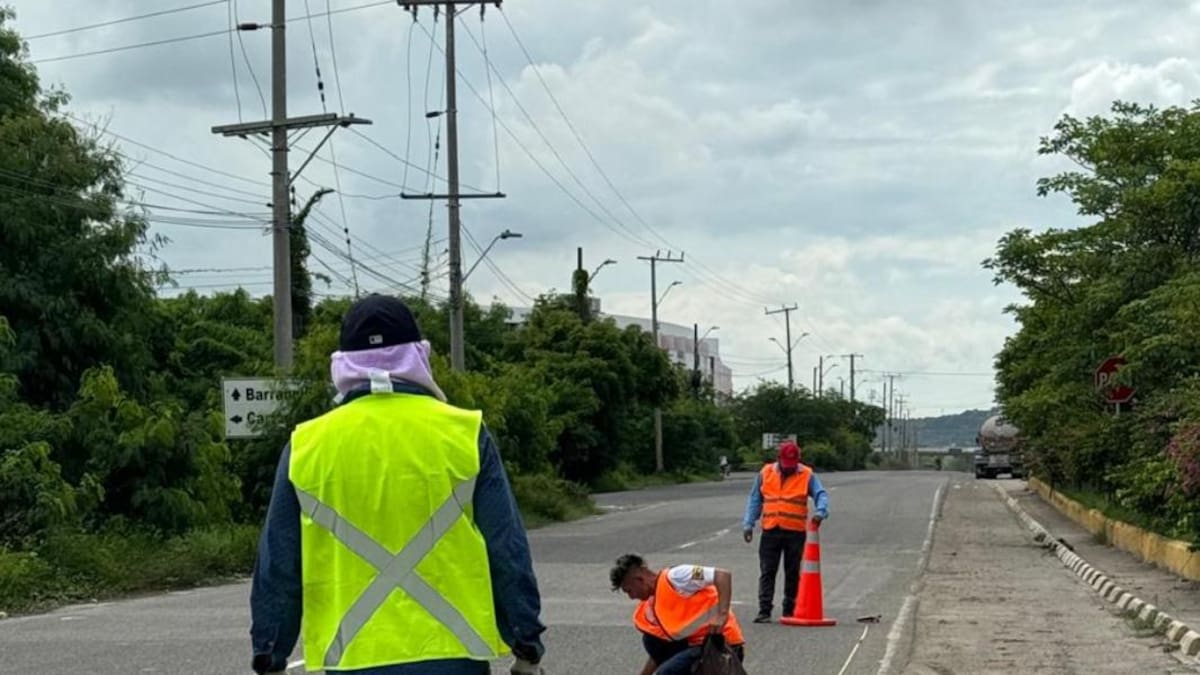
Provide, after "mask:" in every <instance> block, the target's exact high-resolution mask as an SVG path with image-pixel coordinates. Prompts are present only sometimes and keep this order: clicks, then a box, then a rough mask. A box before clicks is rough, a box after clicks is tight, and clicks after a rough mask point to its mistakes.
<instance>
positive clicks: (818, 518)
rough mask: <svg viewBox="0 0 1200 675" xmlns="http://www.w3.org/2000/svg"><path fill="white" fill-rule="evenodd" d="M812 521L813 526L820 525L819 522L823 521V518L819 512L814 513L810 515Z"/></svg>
mask: <svg viewBox="0 0 1200 675" xmlns="http://www.w3.org/2000/svg"><path fill="white" fill-rule="evenodd" d="M812 521H813V527H821V523H822V522H824V521H825V519H824V518H823V517H821V514H819V513H814V514H813V517H812Z"/></svg>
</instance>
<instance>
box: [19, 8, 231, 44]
mask: <svg viewBox="0 0 1200 675" xmlns="http://www.w3.org/2000/svg"><path fill="white" fill-rule="evenodd" d="M225 2H227V0H209V2H201V3H197V4H195V5H187V6H185V7H175V8H174V9H162V10H159V11H157V12H150V13H149V14H138V15H137V16H127V17H124V18H121V19H113V20H111V21H102V22H100V23H90V24H87V25H86V26H76V27H74V28H65V29H63V30H56V31H51V32H49V33H38V34H36V35H27V36H25V41H26V42H33V41H34V40H41V39H42V38H48V37H55V36H58V35H68V34H70V33H78V32H81V31H85V30H92V29H95V28H104V27H106V26H116V25H118V24H122V23H129V22H130V21H140V20H142V19H149V18H152V17H156V16H166V15H168V14H178V13H180V12H187V11H190V10H193V9H200V8H201V7H212V6H213V5H220V4H223V3H225Z"/></svg>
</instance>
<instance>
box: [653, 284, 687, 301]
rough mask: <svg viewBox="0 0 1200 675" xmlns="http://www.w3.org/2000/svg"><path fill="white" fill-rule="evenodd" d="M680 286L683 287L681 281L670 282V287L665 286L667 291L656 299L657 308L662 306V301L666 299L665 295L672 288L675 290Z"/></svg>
mask: <svg viewBox="0 0 1200 675" xmlns="http://www.w3.org/2000/svg"><path fill="white" fill-rule="evenodd" d="M682 285H683V282H682V281H672V282H671V285H670V286H667V290H665V291H663V294H662V296H661V297H660V298H659V299H658V304H659V306H660V307H661V306H662V304H663V300H666V299H667V293H670V292H671V289H672V288H675V287H676V286H682Z"/></svg>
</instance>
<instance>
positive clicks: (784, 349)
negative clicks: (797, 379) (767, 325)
mask: <svg viewBox="0 0 1200 675" xmlns="http://www.w3.org/2000/svg"><path fill="white" fill-rule="evenodd" d="M767 339H768V340H770V341H771V342H774V343H775V346H776V347H779V349H781V350H782V351H783V353H784V354H787V353H788V350H787V347H784V346H783V343H782V342H780V341H779V340H776V339H775V338H767Z"/></svg>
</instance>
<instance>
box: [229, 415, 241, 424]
mask: <svg viewBox="0 0 1200 675" xmlns="http://www.w3.org/2000/svg"><path fill="white" fill-rule="evenodd" d="M229 421H230V422H233V423H234V424H241V423H242V416H241V415H234V416H233V417H230V418H229Z"/></svg>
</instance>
